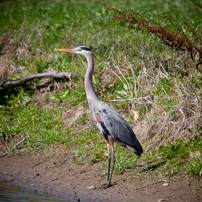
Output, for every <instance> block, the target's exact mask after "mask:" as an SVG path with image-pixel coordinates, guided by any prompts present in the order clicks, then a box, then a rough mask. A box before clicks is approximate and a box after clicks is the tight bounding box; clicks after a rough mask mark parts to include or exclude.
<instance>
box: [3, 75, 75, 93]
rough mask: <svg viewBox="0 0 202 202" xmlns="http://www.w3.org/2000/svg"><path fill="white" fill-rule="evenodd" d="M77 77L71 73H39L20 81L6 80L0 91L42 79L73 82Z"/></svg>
mask: <svg viewBox="0 0 202 202" xmlns="http://www.w3.org/2000/svg"><path fill="white" fill-rule="evenodd" d="M75 76H77V74H75V73H71V72H54V71H53V72H46V73H39V74H33V75H31V76H27V77H23V78H20V79H18V80H6V81H0V90H5V89H7V88H14V87H16V86H21V85H23V84H25V83H26V82H28V81H32V80H34V79H41V78H45V77H51V78H53V79H67V80H71V79H72V78H73V77H75Z"/></svg>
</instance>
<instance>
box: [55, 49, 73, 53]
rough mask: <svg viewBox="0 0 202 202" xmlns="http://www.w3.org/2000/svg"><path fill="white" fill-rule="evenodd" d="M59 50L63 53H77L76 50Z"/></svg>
mask: <svg viewBox="0 0 202 202" xmlns="http://www.w3.org/2000/svg"><path fill="white" fill-rule="evenodd" d="M57 50H58V51H62V52H68V53H75V50H74V49H57Z"/></svg>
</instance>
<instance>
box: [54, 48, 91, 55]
mask: <svg viewBox="0 0 202 202" xmlns="http://www.w3.org/2000/svg"><path fill="white" fill-rule="evenodd" d="M57 50H58V51H62V52H69V53H77V54H80V55H84V56H86V55H87V54H88V53H91V51H90V50H89V49H88V48H86V47H85V46H79V47H77V48H74V49H57Z"/></svg>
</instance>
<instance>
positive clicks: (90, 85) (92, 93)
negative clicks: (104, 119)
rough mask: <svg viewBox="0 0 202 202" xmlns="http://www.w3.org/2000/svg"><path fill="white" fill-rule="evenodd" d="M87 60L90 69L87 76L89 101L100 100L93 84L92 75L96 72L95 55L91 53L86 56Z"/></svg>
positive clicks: (86, 83) (86, 86)
mask: <svg viewBox="0 0 202 202" xmlns="http://www.w3.org/2000/svg"><path fill="white" fill-rule="evenodd" d="M86 58H87V61H88V68H87V71H86V75H85V88H86V95H87V99H94V100H100V98H99V97H98V96H97V93H96V92H95V89H94V87H93V83H92V74H93V71H94V60H93V54H92V53H89V54H88V55H86Z"/></svg>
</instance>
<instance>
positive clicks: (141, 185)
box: [0, 153, 202, 202]
mask: <svg viewBox="0 0 202 202" xmlns="http://www.w3.org/2000/svg"><path fill="white" fill-rule="evenodd" d="M99 166H100V165H99V163H97V164H94V165H91V166H89V165H86V164H83V165H72V164H69V163H67V162H60V161H59V160H58V157H57V156H55V157H48V158H47V157H44V155H42V154H36V153H35V154H31V155H20V156H5V157H2V158H0V178H1V179H3V180H6V181H9V182H11V183H13V184H16V185H19V186H21V187H25V188H27V189H30V190H36V191H40V192H44V193H48V194H53V195H57V196H66V195H69V196H72V197H74V199H75V200H81V201H137V202H146V201H147V202H153V201H159V202H160V201H183V202H186V201H187V202H188V201H189V202H190V201H192V202H195V201H196V202H198V201H202V193H201V192H200V191H196V189H195V188H196V186H197V183H198V182H197V179H189V180H188V179H187V177H185V176H178V177H177V180H176V181H175V182H174V181H171V179H167V178H161V179H160V178H159V179H156V180H154V181H153V182H152V181H151V180H150V181H149V180H145V179H140V178H139V177H138V176H137V173H135V172H131V171H130V172H125V173H123V174H121V175H119V174H114V175H113V179H112V182H113V186H112V187H110V188H108V189H101V188H100V185H102V184H104V183H105V182H106V178H107V175H106V174H100V173H98V172H97V167H99Z"/></svg>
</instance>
